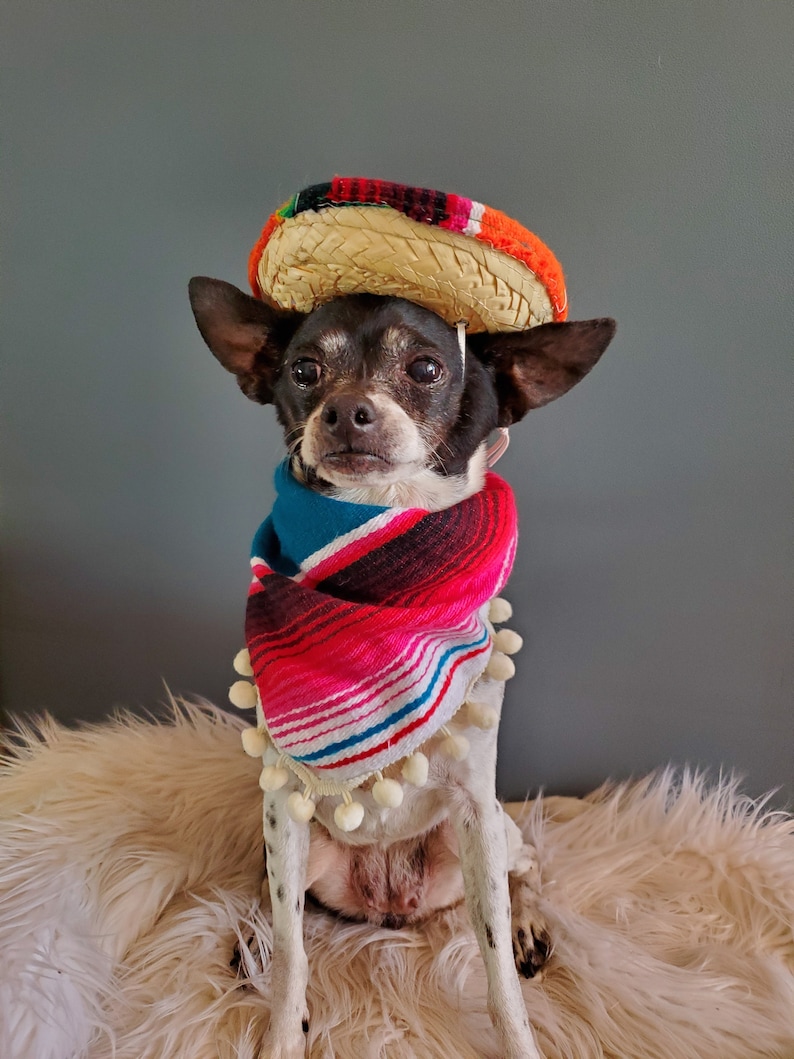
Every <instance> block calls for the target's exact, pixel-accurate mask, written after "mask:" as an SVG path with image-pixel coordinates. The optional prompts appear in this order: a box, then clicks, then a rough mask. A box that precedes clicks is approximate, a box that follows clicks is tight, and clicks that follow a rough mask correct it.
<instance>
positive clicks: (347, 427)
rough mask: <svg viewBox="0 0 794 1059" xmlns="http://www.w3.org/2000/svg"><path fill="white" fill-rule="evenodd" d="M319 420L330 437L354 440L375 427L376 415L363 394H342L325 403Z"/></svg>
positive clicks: (374, 409)
mask: <svg viewBox="0 0 794 1059" xmlns="http://www.w3.org/2000/svg"><path fill="white" fill-rule="evenodd" d="M321 418H322V421H323V425H324V427H325V429H326V431H327V432H328V433H329V434H330V435H331V436H332V437H337V438H343V437H347V438H354V437H356V436H357V435H360V434H364V433H366V432H367V430H369V429H370V428H371V427H373V426H374V425H375V423H376V422H377V418H378V413H377V410H376V408H375V405H374V404H373V403H372V401H370V399H369V398H368V397H364V396H363V394H360V393H343V394H338V395H337V396H336V397H332V398H331V399H330V400H329V401H328V402H327V404H326V405H325V408H323V410H322V414H321Z"/></svg>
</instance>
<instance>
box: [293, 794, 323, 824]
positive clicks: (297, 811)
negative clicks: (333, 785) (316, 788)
mask: <svg viewBox="0 0 794 1059" xmlns="http://www.w3.org/2000/svg"><path fill="white" fill-rule="evenodd" d="M316 808H317V806H316V805H315V804H314V802H313V801H312V800H311V798H306V797H304V795H302V794H301V792H300V791H293V792H292V794H291V795H290V796H289V798H287V812H288V813H289V815H290V816H291V817H292V819H293V820H294V821H295V823H296V824H308V822H309V821H310V820H311V818H312V817H313V816H314V810H315V809H316Z"/></svg>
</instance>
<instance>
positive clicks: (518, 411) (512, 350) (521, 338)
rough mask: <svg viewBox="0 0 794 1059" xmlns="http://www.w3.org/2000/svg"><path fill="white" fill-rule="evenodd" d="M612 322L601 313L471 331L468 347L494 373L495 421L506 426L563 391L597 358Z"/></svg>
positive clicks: (609, 335)
mask: <svg viewBox="0 0 794 1059" xmlns="http://www.w3.org/2000/svg"><path fill="white" fill-rule="evenodd" d="M616 326H617V325H616V324H615V321H614V320H611V319H609V318H608V317H604V318H602V319H598V320H574V321H571V322H566V323H553V324H539V325H538V326H537V327H530V328H529V329H528V330H527V331H515V332H508V333H503V334H496V335H492V334H480V335H472V336H471V338H469V339H468V345H469V347H470V348H471V350H472V352H473V353H475V354H476V355H477V356H478V357H479V358H480V360H482V362H483V363H484V364H485V365H486V367H488V369H489V370H490V371H491V372H492V373H493V376H494V382H495V384H496V394H497V397H498V400H499V426H501V427H509V426H510V425H511V424H512V423H517V422H518V421H519V419H523V417H524V416H525V415H526V414H527V412H529V411H531V410H532V409H533V408H540V407H541V406H542V405H544V404H548V403H549V401H554V400H556V399H557V398H558V397H562V395H563V394H564V393H567V392H568V390H570V389H571V387H572V386H575V385H576V384H577V382H579V380H580V379H583V378H584V376H585V375H586V374H587V373H588V371H590V369H591V368H592V367H593V366H594V365H595V364H596V363H597V362H598V358H599V357H600V356H601V354H602V353H603V352H604V350H605V349H606V348H607V346H608V345H609V343H610V342H611V341H612V338H613V336H614V334H615V329H616Z"/></svg>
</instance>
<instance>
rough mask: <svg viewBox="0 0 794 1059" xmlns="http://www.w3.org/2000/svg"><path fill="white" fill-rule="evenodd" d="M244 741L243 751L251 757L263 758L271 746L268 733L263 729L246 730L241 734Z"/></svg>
mask: <svg viewBox="0 0 794 1059" xmlns="http://www.w3.org/2000/svg"><path fill="white" fill-rule="evenodd" d="M240 738H241V739H242V741H243V750H244V751H245V752H246V754H248V756H249V757H261V756H262V755H263V754H264V752H265V751H266V750H267V748H268V747H269V746H270V740H269V739H268V737H267V733H266V732H263V731H262V729H261V728H245V729H244V730H243V731H242V732H241V733H240Z"/></svg>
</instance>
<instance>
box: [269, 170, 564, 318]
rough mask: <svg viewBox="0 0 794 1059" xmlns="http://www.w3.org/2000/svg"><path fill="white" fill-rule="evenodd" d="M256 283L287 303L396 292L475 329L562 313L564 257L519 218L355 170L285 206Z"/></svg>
mask: <svg viewBox="0 0 794 1059" xmlns="http://www.w3.org/2000/svg"><path fill="white" fill-rule="evenodd" d="M249 280H250V283H251V289H252V290H253V292H254V294H255V295H256V296H257V297H260V298H263V299H264V300H266V301H269V302H271V303H273V304H275V305H277V306H279V307H281V308H287V309H296V310H298V311H301V312H307V311H310V310H311V309H312V308H315V307H316V306H317V305H319V304H322V302H323V301H328V300H330V299H331V298H333V297H336V296H338V295H340V294H352V293H362V292H369V293H373V294H393V295H397V296H402V297H406V298H408V299H409V300H412V301H416V302H418V303H419V304H423V305H425V306H426V307H427V308H430V309H432V310H433V311H434V312H437V313H439V315H441V316H442V317H443V318H444V319H446V320H447V322H448V323H450V324H455V323H457V322H458V320H460V319H463V320H465V321H466V323H467V326H468V328H469V330H470V331H472V332H476V331H483V330H487V331H511V330H521V329H523V328H525V327H531V326H534V325H535V324H538V323H545V322H547V321H549V320H564V319H565V317H566V315H567V299H566V293H565V281H564V277H563V273H562V268H561V266H560V264H559V262H558V261H557V259H556V258H555V256H554V254H553V253H552V252H551V250H549V248H548V247H547V246H546V245H545V244H544V243H543V242H542V241H541V240H540V239H538V237H537V236H536V235H534V234H533V233H532V232H530V231H528V230H527V229H526V228H524V227H523V226H522V225H520V224H518V222H517V221H514V220H512V219H511V218H510V217H507V216H506V215H505V214H504V213H501V212H500V211H499V210H494V209H491V208H490V207H489V206H485V205H483V204H482V203H479V202H475V201H473V200H472V199H467V198H463V197H462V196H459V195H451V194H446V193H444V192H441V191H434V190H431V189H428V188H412V187H408V186H406V185H404V184H395V183H390V182H388V181H382V180H368V179H362V178H356V177H335V178H334V180H333V181H331V182H330V183H325V184H315V185H313V186H311V187H309V188H306V189H304V190H303V191H300V192H298V194H297V195H294V196H293V197H292V198H291V199H290V200H289V201H288V202H286V203H285V204H284V205H283V206H281V207H280V209H278V210H277V211H276V212H275V213H274V214H273V215H272V216H271V217H270V219H269V220H268V222H267V224H266V225H265V227H264V229H263V231H262V234H261V236H260V238H259V240H258V241H257V243H256V245H255V246H254V248H253V250H252V252H251V255H250V258H249Z"/></svg>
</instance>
